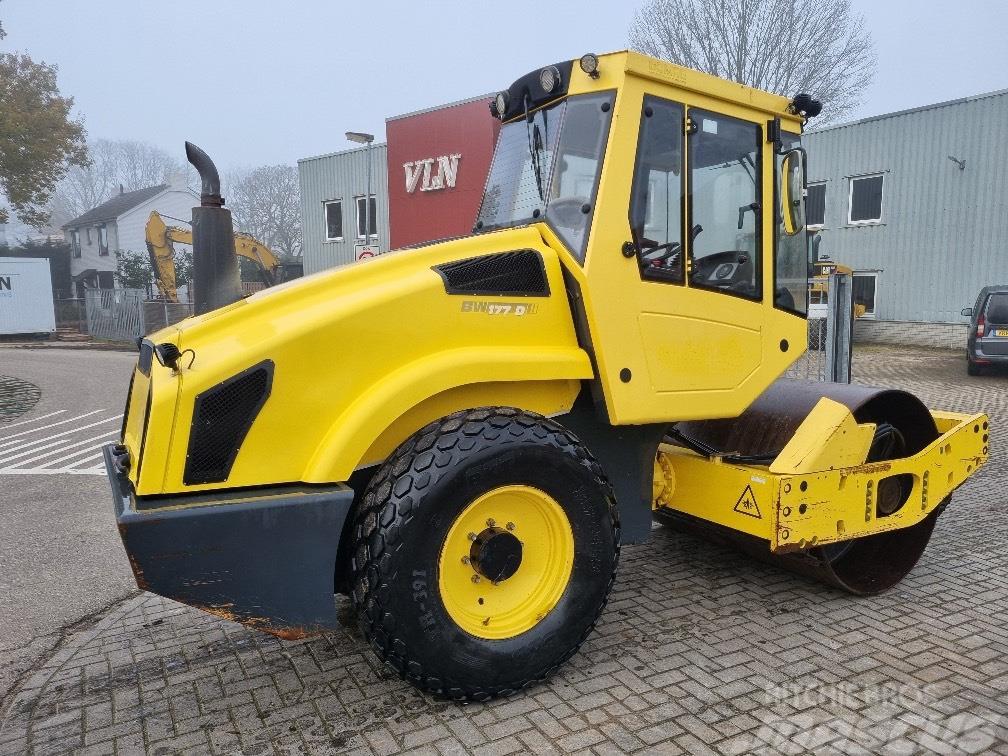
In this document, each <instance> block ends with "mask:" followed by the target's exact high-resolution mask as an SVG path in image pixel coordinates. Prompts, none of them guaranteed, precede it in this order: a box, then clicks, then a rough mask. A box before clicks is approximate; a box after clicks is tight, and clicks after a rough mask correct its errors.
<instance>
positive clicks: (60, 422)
mask: <svg viewBox="0 0 1008 756" xmlns="http://www.w3.org/2000/svg"><path fill="white" fill-rule="evenodd" d="M99 412H105V410H100V409H96V410H91V411H90V412H85V413H84V414H83V415H78V416H77V417H71V418H70V419H69V420H60V421H59V422H56V423H49V425H43V426H40V427H38V428H32V429H31V430H26V431H21V433H15V434H14V435H13V436H7V439H8V440H7V441H4V442H3V443H2V444H0V448H3V447H5V446H10V445H11V444H17V443H19V442H17V441H11V440H10V439H12V438H18V437H19V436H28V435H30V434H32V433H37V432H38V431H40V430H45V429H46V428H54V427H55V426H57V425H65V424H66V423H72V422H73V421H74V420H83V419H84V418H85V417H89V416H91V415H97V414H98V413H99Z"/></svg>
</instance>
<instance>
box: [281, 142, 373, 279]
mask: <svg viewBox="0 0 1008 756" xmlns="http://www.w3.org/2000/svg"><path fill="white" fill-rule="evenodd" d="M366 157H367V150H366V149H365V148H360V149H355V150H347V151H345V152H336V153H333V154H331V155H320V156H319V157H311V158H304V159H302V160H299V161H298V177H299V179H300V184H301V222H302V225H303V228H304V270H305V273H306V274H307V273H315V272H317V271H320V270H323V269H325V268H332V267H335V266H337V265H345V264H346V263H349V262H353V261H354V244H356V243H357V242H358V239H357V234H356V225H355V224H356V222H357V221H356V210H355V204H354V197H357V196H364V194H366V193H367V161H366ZM371 161H372V162H371V194H372V195H374V197H375V204H376V206H377V207H376V210H377V213H378V216H377V218H378V224H377V231H378V244H379V245H380V246H381V248H382V250H384V251H388V248H389V220H388V160H387V157H386V150H385V145H384V144H376V145H374V146H373V147H372V148H371ZM338 199H341V200H343V239H342V241H326V240H325V235H326V234H325V232H326V225H325V208H324V203H325V202H327V201H329V200H338ZM360 241H361V242H363V239H361V240H360Z"/></svg>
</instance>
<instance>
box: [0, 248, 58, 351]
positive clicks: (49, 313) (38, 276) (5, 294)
mask: <svg viewBox="0 0 1008 756" xmlns="http://www.w3.org/2000/svg"><path fill="white" fill-rule="evenodd" d="M55 330H56V313H55V310H54V309H53V295H52V278H50V277H49V261H48V260H46V259H45V258H41V257H0V336H7V335H10V334H21V333H25V334H28V333H52V332H53V331H55Z"/></svg>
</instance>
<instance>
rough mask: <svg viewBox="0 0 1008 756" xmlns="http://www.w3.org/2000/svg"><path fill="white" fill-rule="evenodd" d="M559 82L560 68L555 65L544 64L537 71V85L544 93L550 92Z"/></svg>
mask: <svg viewBox="0 0 1008 756" xmlns="http://www.w3.org/2000/svg"><path fill="white" fill-rule="evenodd" d="M559 83H560V69H559V68H557V67H556V66H546V68H544V69H543V70H542V71H540V72H539V86H540V87H542V89H543V91H544V92H546V93H549V92H552V91H553V90H554V89H556V88H557V85H558V84H559Z"/></svg>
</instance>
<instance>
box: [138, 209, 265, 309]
mask: <svg viewBox="0 0 1008 756" xmlns="http://www.w3.org/2000/svg"><path fill="white" fill-rule="evenodd" d="M234 241H235V254H237V255H238V256H239V257H245V258H247V259H249V260H251V261H252V262H254V263H255V264H256V265H257V266H259V272H260V274H261V275H262V277H263V283H265V284H266V285H267V286H272V285H273V284H275V283H276V282H277V278H278V274H279V271H280V261H279V260H278V259H277V256H276V255H275V254H273V250H271V249H270V248H269V247H267V246H266V245H265V244H263V243H262V242H261V241H259V240H258V239H256V238H255V237H253V236H250V235H249V234H243V233H236V234H235V235H234ZM175 243H178V244H190V245H191V244H192V230H190V229H186V228H180V227H179V226H169V225H167V224H166V223H165V222H164V219H163V218H162V217H161V215H160V213H158V212H157V211H156V210H155V211H153V212H151V214H150V217H149V218H148V219H147V252H148V254H149V255H150V261H151V267H153V268H154V274H155V283H156V284H157V287H158V291H159V292H160V294H161V296H162V297H163V298H164V299H165V300H167V301H168V302H177V301H178V289H177V286H176V284H175V249H174V246H173V245H174V244H175Z"/></svg>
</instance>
